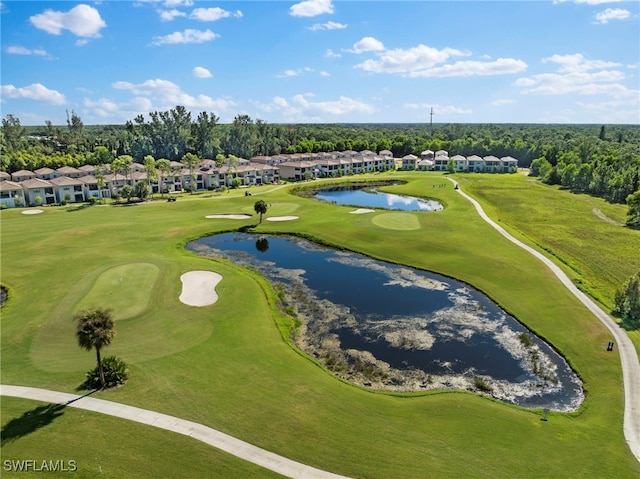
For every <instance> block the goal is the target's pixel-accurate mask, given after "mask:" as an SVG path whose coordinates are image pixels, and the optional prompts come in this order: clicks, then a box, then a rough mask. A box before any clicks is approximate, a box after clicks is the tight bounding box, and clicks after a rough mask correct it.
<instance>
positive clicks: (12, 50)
mask: <svg viewBox="0 0 640 479" xmlns="http://www.w3.org/2000/svg"><path fill="white" fill-rule="evenodd" d="M5 51H6V52H7V53H9V54H11V55H36V56H40V57H47V56H49V54H48V53H47V51H46V50H42V49H40V48H36V49H35V50H31V49H29V48H26V47H23V46H20V45H13V46H10V47H7V48H5Z"/></svg>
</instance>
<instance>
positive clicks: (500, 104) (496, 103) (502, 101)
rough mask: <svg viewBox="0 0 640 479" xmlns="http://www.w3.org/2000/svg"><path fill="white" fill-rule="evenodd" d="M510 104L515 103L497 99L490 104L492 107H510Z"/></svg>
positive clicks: (505, 99)
mask: <svg viewBox="0 0 640 479" xmlns="http://www.w3.org/2000/svg"><path fill="white" fill-rule="evenodd" d="M512 103H515V101H514V100H509V99H508V98H499V99H497V100H493V101H492V102H491V104H492V105H493V106H502V105H511V104H512Z"/></svg>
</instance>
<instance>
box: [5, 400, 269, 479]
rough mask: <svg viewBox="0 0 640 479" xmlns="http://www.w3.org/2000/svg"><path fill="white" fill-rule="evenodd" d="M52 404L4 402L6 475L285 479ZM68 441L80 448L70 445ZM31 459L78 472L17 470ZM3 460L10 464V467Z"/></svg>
mask: <svg viewBox="0 0 640 479" xmlns="http://www.w3.org/2000/svg"><path fill="white" fill-rule="evenodd" d="M48 406H49V405H48V404H46V403H41V402H37V401H28V400H25V399H18V398H10V397H3V398H2V428H3V434H2V465H1V466H0V467H2V468H3V469H2V477H4V478H6V479H12V478H19V477H73V478H95V477H99V478H105V479H106V478H109V479H126V478H131V479H135V478H139V477H214V478H215V477H220V478H229V479H231V478H238V479H246V478H247V477H260V478H277V477H282V476H280V475H279V474H276V473H272V472H270V471H267V470H265V469H263V468H261V467H259V466H256V465H255V464H251V463H249V462H246V461H243V460H241V459H238V458H236V457H234V456H231V455H229V454H226V453H224V452H222V451H218V450H217V449H214V448H212V447H210V446H208V445H206V444H203V443H200V442H197V441H194V440H193V439H191V438H188V437H186V436H183V435H181V434H172V433H168V432H167V431H163V430H161V429H157V428H154V427H151V426H145V425H141V424H138V423H134V422H131V421H127V420H124V419H117V418H113V417H110V416H106V415H104V414H97V413H93V412H89V411H82V410H79V409H73V408H62V409H57V410H56V409H53V408H50V407H48ZM70 441H71V444H72V445H73V444H74V443H75V446H76V447H69V442H70ZM29 459H31V460H35V461H36V463H37V464H38V465H39V467H40V468H42V461H47V462H48V461H54V462H55V461H61V462H62V464H64V465H65V467H66V468H67V469H76V470H75V471H73V472H71V471H66V472H61V471H58V472H57V473H52V472H34V471H30V472H29V473H27V472H16V471H15V468H17V464H16V461H21V460H29ZM5 461H10V462H9V467H8V466H7V464H6V462H5ZM71 461H73V463H71ZM12 469H13V470H12Z"/></svg>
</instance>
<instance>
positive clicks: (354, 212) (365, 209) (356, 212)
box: [349, 208, 376, 215]
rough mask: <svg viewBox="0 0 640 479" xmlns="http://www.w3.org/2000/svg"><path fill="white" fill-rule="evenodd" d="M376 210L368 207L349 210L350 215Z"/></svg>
mask: <svg viewBox="0 0 640 479" xmlns="http://www.w3.org/2000/svg"><path fill="white" fill-rule="evenodd" d="M375 212H376V210H372V209H369V208H358V209H357V210H353V211H349V213H351V214H352V215H363V214H365V213H375Z"/></svg>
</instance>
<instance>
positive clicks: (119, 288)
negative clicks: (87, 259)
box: [76, 263, 160, 320]
mask: <svg viewBox="0 0 640 479" xmlns="http://www.w3.org/2000/svg"><path fill="white" fill-rule="evenodd" d="M158 273H160V268H159V267H158V266H157V265H155V264H152V263H128V264H123V265H119V266H114V267H112V268H109V269H107V270H105V271H104V272H102V273H100V274H99V276H98V278H97V279H96V281H95V283H94V284H93V286H92V287H91V289H90V290H89V291H88V292H87V293H86V295H84V296H83V297H82V299H81V300H80V302H79V303H78V305H77V307H76V309H77V310H78V311H82V310H85V309H88V308H92V307H104V306H103V305H105V304H111V305H113V307H112V311H113V316H114V318H115V319H117V320H123V319H129V318H132V317H134V316H137V315H138V314H140V313H142V312H143V311H144V310H145V309H147V307H148V306H149V302H150V301H151V300H152V299H153V294H152V293H153V285H154V283H155V280H156V278H157V277H158ZM114 298H117V300H114Z"/></svg>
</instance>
